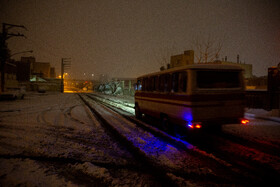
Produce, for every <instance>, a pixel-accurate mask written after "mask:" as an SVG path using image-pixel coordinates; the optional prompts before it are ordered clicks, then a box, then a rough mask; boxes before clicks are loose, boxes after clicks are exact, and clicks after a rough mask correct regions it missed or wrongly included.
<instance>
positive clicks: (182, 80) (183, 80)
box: [179, 72, 187, 92]
mask: <svg viewBox="0 0 280 187" xmlns="http://www.w3.org/2000/svg"><path fill="white" fill-rule="evenodd" d="M186 91H187V73H186V72H180V73H179V92H186Z"/></svg>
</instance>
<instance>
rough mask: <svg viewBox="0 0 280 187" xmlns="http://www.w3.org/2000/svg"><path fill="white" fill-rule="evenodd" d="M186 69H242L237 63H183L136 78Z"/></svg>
mask: <svg viewBox="0 0 280 187" xmlns="http://www.w3.org/2000/svg"><path fill="white" fill-rule="evenodd" d="M187 69H195V70H207V69H209V70H210V69H212V70H214V69H216V70H218V69H219V70H238V71H242V70H243V69H242V67H241V66H238V65H231V64H192V65H185V66H180V67H175V68H170V69H167V70H163V71H158V72H154V73H149V74H146V75H142V76H139V77H137V78H143V77H147V76H148V77H149V76H154V75H160V74H164V73H171V72H176V71H181V70H187Z"/></svg>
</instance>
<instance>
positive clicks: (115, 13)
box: [0, 0, 280, 78]
mask: <svg viewBox="0 0 280 187" xmlns="http://www.w3.org/2000/svg"><path fill="white" fill-rule="evenodd" d="M0 3H1V4H0V22H1V23H2V22H5V23H10V24H18V25H24V26H25V27H26V28H27V29H28V31H25V30H23V29H15V28H14V29H11V30H10V32H14V33H17V32H20V33H23V34H24V35H26V37H27V39H25V38H22V37H13V38H10V39H9V40H8V47H9V48H10V49H11V53H12V54H13V53H16V52H20V51H26V50H34V53H33V54H30V53H29V54H25V55H23V56H30V55H32V56H34V57H35V58H36V60H37V61H39V62H50V63H51V65H52V66H54V67H55V68H56V72H57V74H58V73H59V72H60V62H61V58H71V59H72V60H71V61H72V67H71V70H67V71H68V72H69V73H70V76H71V77H72V78H91V74H93V73H94V75H95V78H98V77H99V75H100V74H107V75H108V76H109V77H127V78H128V77H131V78H134V77H137V76H139V75H142V74H146V73H150V72H154V71H158V70H159V68H160V66H161V65H162V64H161V63H160V62H159V61H160V60H159V59H160V58H159V56H161V55H162V54H163V53H165V54H167V53H174V55H175V54H181V53H183V51H185V50H189V49H192V44H193V41H194V38H200V39H201V38H207V37H209V36H210V37H211V38H212V39H213V40H217V41H222V44H223V48H222V51H221V54H220V58H223V57H224V56H227V57H228V61H236V56H237V54H239V55H240V60H241V61H242V62H245V63H248V64H253V74H254V75H256V76H262V75H266V74H267V68H268V67H270V66H275V65H277V64H278V63H279V62H280V3H279V1H277V0H275V1H273V0H270V1H266V0H250V1H249V0H232V1H231V0H47V1H45V0H37V1H36V0H0ZM1 32H2V31H1ZM20 56H21V55H17V56H14V58H15V59H17V60H18V59H20ZM84 73H86V74H85V76H84Z"/></svg>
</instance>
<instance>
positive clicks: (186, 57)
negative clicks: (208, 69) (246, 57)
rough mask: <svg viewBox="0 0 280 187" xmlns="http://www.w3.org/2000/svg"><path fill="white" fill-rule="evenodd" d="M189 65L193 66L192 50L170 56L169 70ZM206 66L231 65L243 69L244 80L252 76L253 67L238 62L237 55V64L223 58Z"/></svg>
mask: <svg viewBox="0 0 280 187" xmlns="http://www.w3.org/2000/svg"><path fill="white" fill-rule="evenodd" d="M190 64H194V51H193V50H188V51H184V53H183V54H179V55H174V56H171V58H170V68H174V67H179V66H184V65H190ZM204 64H205V63H204ZM206 64H233V65H238V66H240V67H241V68H243V69H244V77H245V78H246V79H248V78H252V77H253V74H252V69H253V66H252V64H245V63H241V62H240V61H239V55H237V62H230V61H227V57H225V58H224V59H222V60H216V61H214V62H207V63H206Z"/></svg>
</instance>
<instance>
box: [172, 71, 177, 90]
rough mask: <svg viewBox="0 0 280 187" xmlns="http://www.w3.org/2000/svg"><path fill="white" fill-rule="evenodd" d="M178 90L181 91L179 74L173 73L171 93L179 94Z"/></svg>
mask: <svg viewBox="0 0 280 187" xmlns="http://www.w3.org/2000/svg"><path fill="white" fill-rule="evenodd" d="M178 89H179V73H173V74H172V85H171V92H178Z"/></svg>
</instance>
